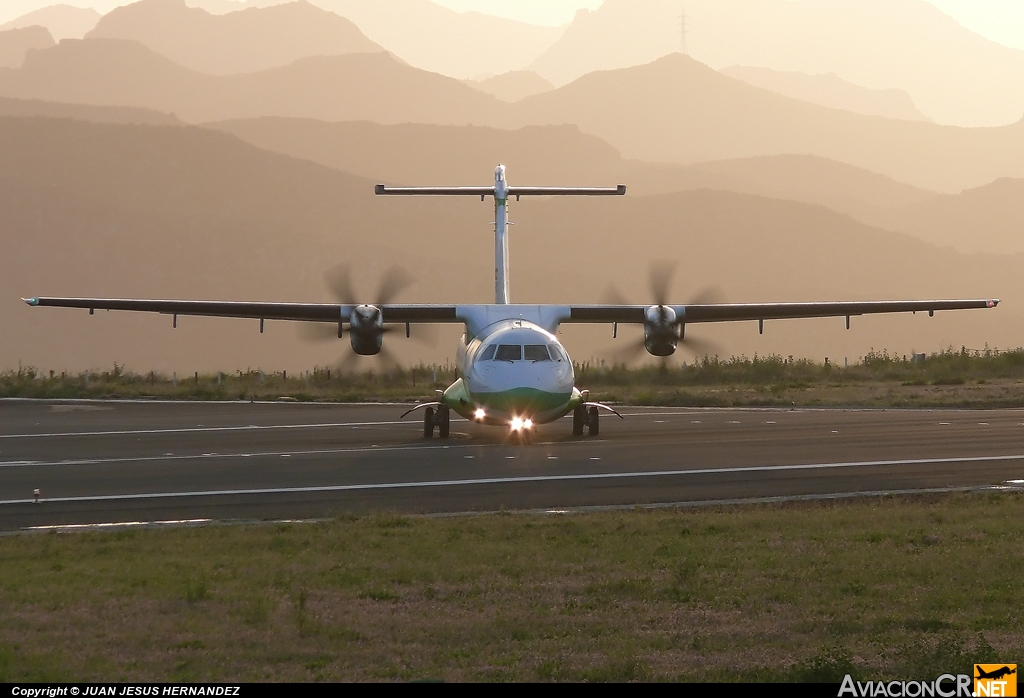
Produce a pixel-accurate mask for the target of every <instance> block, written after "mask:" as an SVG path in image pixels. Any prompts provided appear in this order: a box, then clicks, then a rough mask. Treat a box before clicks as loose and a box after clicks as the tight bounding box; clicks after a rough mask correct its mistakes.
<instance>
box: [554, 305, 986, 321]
mask: <svg viewBox="0 0 1024 698" xmlns="http://www.w3.org/2000/svg"><path fill="white" fill-rule="evenodd" d="M998 304H999V301H998V300H991V299H984V300H931V301H855V302H848V303H714V304H705V305H669V306H666V307H668V308H671V309H672V310H673V311H674V312H675V315H676V318H677V323H679V324H683V323H689V322H728V321H737V320H783V319H792V318H812V317H844V316H845V317H846V318H850V317H852V316H854V315H874V314H878V313H918V312H921V313H923V312H927V313H928V314H929V315H933V314H934V313H935V311H937V310H971V309H977V308H994V307H996V306H997V305H998ZM651 307H652V306H650V305H573V306H570V315H569V317H568V318H566V319H565V320H564V322H621V323H624V324H628V323H642V322H644V316H645V313H646V312H647V310H648V308H651ZM654 307H656V306H654Z"/></svg>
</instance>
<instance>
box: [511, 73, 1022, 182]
mask: <svg viewBox="0 0 1024 698" xmlns="http://www.w3.org/2000/svg"><path fill="white" fill-rule="evenodd" d="M506 111H507V112H508V113H509V114H513V115H514V120H515V123H516V125H523V124H551V123H555V124H557V123H574V124H577V125H578V126H579V127H580V129H581V130H582V131H584V132H586V133H590V134H593V135H596V136H599V137H600V138H603V139H604V140H606V141H608V142H609V143H610V144H611V145H612V146H614V147H615V148H617V149H618V150H619V151H620V152H621V153H622V154H623V156H624V157H626V158H631V159H638V160H647V161H652V162H676V163H696V162H703V161H712V160H726V159H733V158H746V157H754V156H760V155H779V154H787V153H800V154H809V155H817V156H819V157H824V158H827V159H830V160H836V161H839V162H845V163H848V164H851V165H855V166H857V167H861V168H864V169H867V170H870V171H873V172H877V173H880V174H884V175H887V176H889V177H892V178H894V179H896V180H898V181H901V182H906V183H909V184H913V185H914V186H917V187H922V188H925V189H934V190H937V191H946V192H957V191H960V190H961V189H964V188H968V187H975V186H980V185H982V184H986V183H988V182H991V181H992V180H993V179H996V178H997V177H1006V176H1009V177H1022V176H1024V121H1022V122H1018V123H1016V124H1012V125H1010V126H1003V127H998V128H989V129H964V128H957V127H951V126H939V125H936V124H929V123H925V122H913V121H899V120H895V119H883V118H880V117H870V116H863V115H860V114H853V113H851V112H845V111H840V110H837V109H827V108H825V107H821V106H818V105H814V104H809V103H807V102H803V101H800V100H795V99H792V98H789V97H784V96H782V95H779V94H776V93H773V92H770V91H768V90H764V89H761V88H756V87H753V86H751V85H748V84H746V83H744V82H742V81H740V80H735V79H733V78H729V77H727V76H725V75H722V74H721V73H719V72H717V71H715V70H712V69H711V68H710V67H708V66H706V65H704V64H702V63H700V62H698V61H695V60H693V59H692V58H689V57H687V56H684V55H682V54H678V53H677V54H672V55H669V56H665V57H664V58H660V59H658V60H657V61H654V62H653V63H650V64H648V65H643V66H637V67H634V68H624V69H620V70H608V71H598V72H595V73H591V74H589V75H585V76H583V77H582V78H580V79H578V80H576V81H575V82H572V83H570V84H568V85H565V86H564V87H561V88H559V89H556V90H553V91H551V92H546V93H543V94H539V95H534V96H532V97H527V98H526V99H523V100H521V101H519V102H517V103H516V104H514V105H511V107H510V108H509V109H508V110H506Z"/></svg>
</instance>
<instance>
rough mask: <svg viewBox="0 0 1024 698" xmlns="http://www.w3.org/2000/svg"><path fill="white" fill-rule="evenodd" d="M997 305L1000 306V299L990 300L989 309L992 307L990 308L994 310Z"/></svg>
mask: <svg viewBox="0 0 1024 698" xmlns="http://www.w3.org/2000/svg"><path fill="white" fill-rule="evenodd" d="M997 305H999V299H998V298H993V299H992V300H990V301H989V302H988V307H990V308H994V307H996V306H997Z"/></svg>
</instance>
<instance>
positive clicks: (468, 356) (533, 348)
mask: <svg viewBox="0 0 1024 698" xmlns="http://www.w3.org/2000/svg"><path fill="white" fill-rule="evenodd" d="M458 363H459V368H460V372H461V378H460V380H459V381H456V383H455V384H453V385H452V386H451V387H450V388H449V389H448V390H447V391H445V402H446V403H447V404H448V405H449V406H450V407H451V408H452V409H454V410H455V411H456V412H458V413H459V414H461V415H462V416H464V417H466V418H467V419H472V420H474V421H477V422H481V423H484V424H495V425H507V424H509V423H511V422H512V421H513V420H515V419H529V420H531V421H532V422H533V423H534V424H543V423H546V422H550V421H553V420H555V419H559V418H560V417H562V416H563V415H565V414H566V413H568V412H569V411H570V410H572V408H573V407H575V405H576V404H577V403H578V402H579V399H580V394H579V391H578V390H576V389H575V387H574V382H575V375H574V373H573V367H572V362H571V361H570V359H569V355H568V354H567V353H566V351H565V348H564V347H563V346H562V344H561V342H559V341H558V339H557V338H556V337H555V335H554V334H552V333H551V332H548V331H547V330H545V329H543V328H542V327H540V326H539V325H537V324H535V323H533V322H530V321H528V320H523V319H507V320H501V321H499V322H496V323H494V324H492V325H489V326H488V327H485V328H483V329H482V330H481V331H480V332H479V333H478V334H477V335H476V336H475V337H473V339H471V340H470V341H469V342H468V343H466V342H464V343H463V344H462V345H461V346H460V347H459V352H458Z"/></svg>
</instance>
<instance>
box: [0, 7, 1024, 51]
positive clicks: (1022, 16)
mask: <svg viewBox="0 0 1024 698" xmlns="http://www.w3.org/2000/svg"><path fill="white" fill-rule="evenodd" d="M186 1H188V0H186ZM282 1H285V0H282ZM684 1H685V0H684ZM927 1H928V2H931V3H932V4H933V5H935V6H937V7H939V8H940V9H941V10H943V11H944V12H946V13H947V14H949V15H952V16H953V17H955V18H956V19H957V20H958V21H959V22H960V23H961V24H963V25H964V26H965V27H968V28H969V29H972V30H974V31H976V32H978V33H979V34H981V35H982V36H986V37H988V38H989V39H992V40H993V41H998V42H999V43H1001V44H1004V45H1006V46H1013V47H1016V48H1020V49H1024V0H927ZM57 2H65V3H67V4H69V5H77V6H79V7H95V8H96V9H97V10H99V11H101V12H107V11H109V10H110V9H111V8H112V7H116V6H117V5H125V4H128V3H127V2H126V0H0V18H6V19H11V18H13V16H17V14H23V13H24V12H28V11H30V10H33V9H36V8H39V7H45V6H47V5H53V4H56V3H57ZM434 2H437V3H438V4H439V5H445V6H447V7H451V8H452V9H455V10H460V11H462V10H477V11H479V12H485V13H487V14H493V15H499V16H504V17H511V18H513V19H518V20H522V21H525V22H532V23H534V24H547V25H552V26H557V25H561V24H565V23H567V22H569V21H571V20H572V18H573V15H574V14H575V13H576V11H577V10H578V9H580V8H583V7H586V8H590V9H593V8H596V7H598V6H600V4H601V2H602V0H434ZM5 6H6V7H5ZM15 8H17V10H18V11H17V14H14V15H12V16H8V15H11V13H12V12H15V11H16V10H15Z"/></svg>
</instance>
